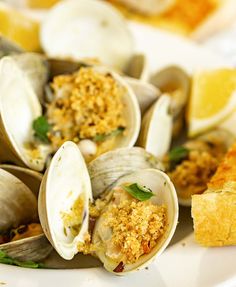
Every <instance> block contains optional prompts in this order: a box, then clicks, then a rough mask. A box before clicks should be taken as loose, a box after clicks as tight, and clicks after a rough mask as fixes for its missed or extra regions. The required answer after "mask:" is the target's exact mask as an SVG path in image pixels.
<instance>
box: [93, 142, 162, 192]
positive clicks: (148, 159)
mask: <svg viewBox="0 0 236 287" xmlns="http://www.w3.org/2000/svg"><path fill="white" fill-rule="evenodd" d="M145 168H158V169H162V170H163V169H164V167H163V165H162V163H161V162H160V161H158V160H157V159H156V158H155V157H154V156H153V155H152V154H150V153H148V152H147V151H146V150H145V149H143V148H140V147H133V148H120V149H117V150H114V151H109V152H107V153H104V154H103V155H100V156H99V157H97V158H96V159H94V160H93V161H91V162H90V163H89V164H88V171H89V174H90V179H91V184H92V190H93V196H94V198H97V197H98V196H99V195H101V194H102V193H103V192H104V191H105V190H107V189H108V188H109V187H110V186H111V185H112V184H113V183H114V182H115V181H116V180H118V178H120V177H121V176H123V175H125V174H129V173H131V172H134V171H136V170H139V169H145Z"/></svg>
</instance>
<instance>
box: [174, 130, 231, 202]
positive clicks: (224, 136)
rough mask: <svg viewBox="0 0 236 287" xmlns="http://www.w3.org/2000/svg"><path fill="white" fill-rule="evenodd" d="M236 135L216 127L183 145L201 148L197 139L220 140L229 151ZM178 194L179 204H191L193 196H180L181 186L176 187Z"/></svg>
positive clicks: (212, 141) (190, 147) (210, 141)
mask: <svg viewBox="0 0 236 287" xmlns="http://www.w3.org/2000/svg"><path fill="white" fill-rule="evenodd" d="M235 139H236V137H235V136H234V135H232V134H231V133H229V132H228V131H227V130H224V129H216V130H212V131H210V132H207V133H205V134H202V135H200V136H198V137H197V138H195V139H191V140H188V141H187V142H186V143H184V144H183V145H184V146H186V147H187V148H189V149H197V150H198V149H201V146H199V144H198V143H196V140H202V141H205V142H208V143H214V142H216V141H217V142H218V141H219V140H220V141H222V143H224V150H225V152H227V150H228V149H229V148H230V147H231V145H232V144H233V143H234V142H235ZM176 191H177V195H178V201H179V204H180V205H182V206H191V204H192V199H191V198H182V197H181V196H180V194H181V192H180V189H179V188H176Z"/></svg>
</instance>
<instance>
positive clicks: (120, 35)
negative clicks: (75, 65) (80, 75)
mask: <svg viewBox="0 0 236 287" xmlns="http://www.w3.org/2000/svg"><path fill="white" fill-rule="evenodd" d="M78 31H79V32H78ZM88 34H90V35H93V36H92V37H88ZM114 35H115V37H114ZM111 37H112V38H113V41H112V42H111V41H110V38H111ZM41 42H42V46H43V48H44V50H45V52H46V53H47V55H49V56H50V57H60V58H62V57H70V58H72V59H75V60H80V59H81V58H97V59H99V60H100V61H101V62H102V63H103V64H105V65H107V66H110V67H114V68H117V69H123V68H124V67H125V66H126V64H127V63H128V61H129V59H130V57H131V56H132V54H133V46H134V45H133V38H132V35H131V32H130V31H129V29H128V26H127V24H126V22H125V20H124V18H123V16H122V15H121V14H120V13H119V12H118V11H117V10H115V9H114V8H113V7H112V6H111V5H109V4H107V3H105V2H102V1H97V0H80V1H76V0H75V1H65V2H61V3H59V4H57V5H56V6H54V7H53V9H51V11H50V12H49V14H48V16H47V18H46V19H45V21H43V23H42V29H41Z"/></svg>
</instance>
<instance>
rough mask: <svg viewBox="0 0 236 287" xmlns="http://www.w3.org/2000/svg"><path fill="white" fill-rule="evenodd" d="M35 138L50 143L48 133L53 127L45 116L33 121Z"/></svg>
mask: <svg viewBox="0 0 236 287" xmlns="http://www.w3.org/2000/svg"><path fill="white" fill-rule="evenodd" d="M33 129H34V136H35V137H36V138H38V139H39V140H41V141H43V142H46V143H48V142H49V140H48V136H47V133H48V132H49V131H50V129H51V126H50V125H49V123H48V121H47V119H46V118H45V117H44V116H40V117H38V118H37V119H35V120H34V121H33Z"/></svg>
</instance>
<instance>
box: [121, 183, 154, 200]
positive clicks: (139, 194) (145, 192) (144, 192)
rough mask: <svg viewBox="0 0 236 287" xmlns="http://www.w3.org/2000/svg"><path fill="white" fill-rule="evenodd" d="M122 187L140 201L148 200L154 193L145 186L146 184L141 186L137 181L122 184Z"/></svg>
mask: <svg viewBox="0 0 236 287" xmlns="http://www.w3.org/2000/svg"><path fill="white" fill-rule="evenodd" d="M122 187H123V189H124V190H125V191H127V192H128V193H129V194H130V195H132V196H133V197H134V198H136V199H138V200H140V201H145V200H148V199H150V198H151V197H152V196H154V194H153V192H152V191H151V189H150V188H147V187H146V186H142V185H140V184H138V183H133V184H131V185H124V186H122Z"/></svg>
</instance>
